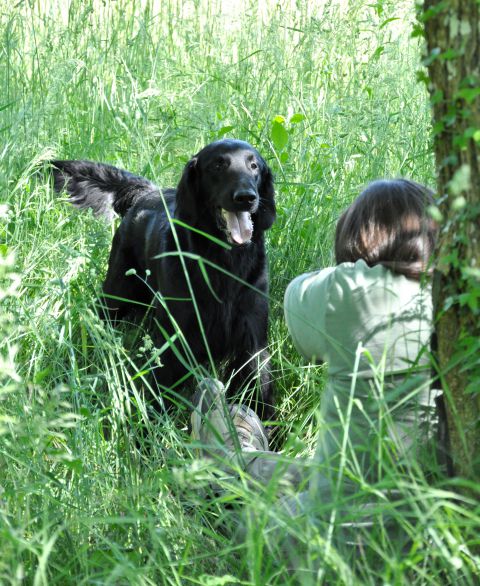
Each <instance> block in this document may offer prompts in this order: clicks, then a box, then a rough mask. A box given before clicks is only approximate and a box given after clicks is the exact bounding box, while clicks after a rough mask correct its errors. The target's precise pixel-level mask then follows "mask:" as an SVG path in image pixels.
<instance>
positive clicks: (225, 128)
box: [217, 125, 235, 138]
mask: <svg viewBox="0 0 480 586" xmlns="http://www.w3.org/2000/svg"><path fill="white" fill-rule="evenodd" d="M234 128H235V127H234V126H230V125H228V126H222V128H220V130H219V131H218V133H217V136H218V137H219V138H220V137H222V136H225V134H227V133H228V132H230V131H231V130H233V129H234Z"/></svg>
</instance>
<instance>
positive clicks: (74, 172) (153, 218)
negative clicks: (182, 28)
mask: <svg viewBox="0 0 480 586" xmlns="http://www.w3.org/2000/svg"><path fill="white" fill-rule="evenodd" d="M53 167H54V182H55V189H56V190H57V191H61V190H62V189H65V190H66V191H67V192H68V194H69V195H70V201H71V202H72V203H73V205H75V206H77V207H80V208H92V209H93V211H94V213H95V214H97V215H104V216H106V217H108V218H113V215H114V214H113V210H114V211H115V212H117V213H118V214H120V216H122V218H123V219H122V221H121V223H120V226H119V228H118V229H117V231H116V233H115V236H114V239H113V244H112V250H111V253H110V260H109V265H108V272H107V276H106V279H105V282H104V284H103V294H104V303H105V306H106V308H107V312H108V314H109V317H110V318H111V319H112V320H113V321H115V320H119V319H122V318H125V317H126V316H127V315H128V316H130V315H131V314H132V313H133V314H134V315H136V316H137V317H138V315H139V314H140V315H141V314H142V313H144V312H145V307H148V306H149V305H151V304H152V303H153V306H154V312H155V314H154V316H155V319H154V322H155V326H154V327H153V328H152V330H153V331H152V332H151V334H152V337H153V339H154V340H155V343H156V346H157V347H159V348H160V347H162V348H163V349H164V351H163V353H162V355H161V357H160V358H161V362H162V364H163V366H162V367H160V368H156V369H155V372H154V375H155V380H156V383H157V385H158V386H159V387H160V389H161V390H163V391H169V390H171V389H172V388H175V384H176V383H178V382H179V381H180V382H183V381H184V379H185V378H186V376H185V375H187V374H188V373H191V372H194V373H196V374H197V375H198V374H200V372H199V369H198V367H199V365H202V364H203V365H205V364H208V363H210V365H211V366H212V365H213V364H215V365H217V366H218V365H221V364H223V363H227V364H228V368H229V370H230V372H235V375H234V377H233V379H232V381H231V384H230V394H234V393H236V392H237V391H243V390H245V389H247V388H248V389H253V388H255V387H257V389H258V388H259V390H260V397H256V399H255V402H254V406H255V408H256V410H257V412H259V413H261V414H262V415H263V416H264V417H268V416H270V415H271V414H272V399H273V397H272V385H271V382H270V377H269V370H268V354H267V352H266V350H265V348H266V345H267V325H268V303H267V293H268V275H267V264H266V255H265V245H264V230H267V229H268V228H270V227H271V225H272V224H273V222H274V221H275V216H276V210H275V200H274V188H273V177H272V173H271V171H270V169H269V168H268V166H267V165H266V163H265V161H264V160H263V159H262V157H261V156H260V155H259V153H258V152H257V151H256V150H255V149H254V148H253V147H252V146H250V145H249V144H248V143H246V142H243V141H239V140H220V141H217V142H214V143H212V144H209V145H208V146H206V147H205V148H203V149H202V150H201V151H200V152H199V153H198V154H197V155H196V156H195V157H193V158H192V159H191V160H190V161H189V162H188V163H187V165H186V167H185V169H184V171H183V175H182V178H181V180H180V183H179V185H178V187H177V189H165V190H162V191H160V190H159V189H158V188H157V187H156V186H155V185H153V184H152V183H150V181H148V180H147V179H144V178H142V177H137V176H135V175H132V174H131V173H128V172H127V171H123V170H120V169H117V168H116V167H112V166H110V165H104V164H99V163H93V162H90V161H54V162H53ZM172 218H173V220H172ZM131 269H134V271H132V270H131ZM134 272H135V274H132V273H134ZM126 273H129V276H128V275H127V274H126ZM139 277H140V278H139ZM229 374H230V373H229Z"/></svg>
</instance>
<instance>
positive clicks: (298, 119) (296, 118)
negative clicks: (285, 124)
mask: <svg viewBox="0 0 480 586" xmlns="http://www.w3.org/2000/svg"><path fill="white" fill-rule="evenodd" d="M304 120H305V115H304V114H301V113H300V112H298V113H297V114H294V115H293V116H292V117H291V118H290V123H291V124H298V123H299V122H303V121H304Z"/></svg>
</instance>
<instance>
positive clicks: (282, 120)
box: [273, 114, 285, 124]
mask: <svg viewBox="0 0 480 586" xmlns="http://www.w3.org/2000/svg"><path fill="white" fill-rule="evenodd" d="M273 121H274V122H278V123H279V124H285V116H282V115H281V114H277V115H276V116H275V118H274V119H273Z"/></svg>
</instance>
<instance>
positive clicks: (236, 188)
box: [175, 139, 276, 246]
mask: <svg viewBox="0 0 480 586" xmlns="http://www.w3.org/2000/svg"><path fill="white" fill-rule="evenodd" d="M274 196H275V192H274V188H273V176H272V172H271V171H270V169H269V168H268V166H267V164H266V163H265V161H264V160H263V158H262V157H261V156H260V154H259V153H258V151H257V150H256V149H254V148H253V147H252V146H251V145H250V144H248V143H247V142H243V141H241V140H232V139H226V140H219V141H216V142H213V143H211V144H209V145H207V146H206V147H205V148H203V149H202V150H201V151H200V152H199V153H197V154H196V155H195V157H193V159H191V160H190V161H189V162H188V163H187V165H186V166H185V169H184V172H183V175H182V179H181V180H180V183H179V185H178V188H177V204H176V212H175V216H176V217H177V218H179V219H181V220H183V221H184V222H186V223H188V224H190V225H192V226H194V225H196V224H198V223H199V222H202V221H203V222H205V220H206V219H207V218H208V219H209V220H210V221H212V220H213V222H214V223H215V225H216V227H217V228H218V229H219V230H221V231H222V232H223V233H224V234H225V237H226V239H227V240H228V242H229V243H230V244H233V245H237V246H240V245H242V244H248V243H249V242H250V240H251V239H252V236H253V233H254V231H257V230H267V229H268V228H270V226H271V225H272V224H273V222H274V221H275V217H276V210H275V199H274Z"/></svg>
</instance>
